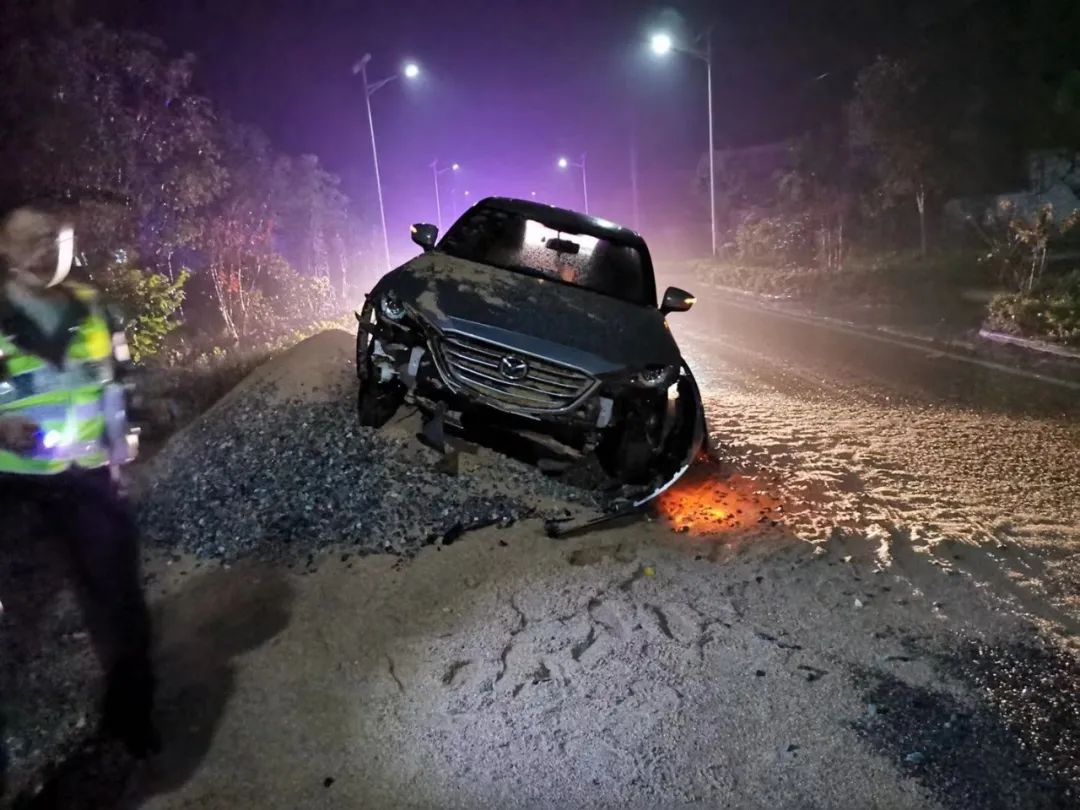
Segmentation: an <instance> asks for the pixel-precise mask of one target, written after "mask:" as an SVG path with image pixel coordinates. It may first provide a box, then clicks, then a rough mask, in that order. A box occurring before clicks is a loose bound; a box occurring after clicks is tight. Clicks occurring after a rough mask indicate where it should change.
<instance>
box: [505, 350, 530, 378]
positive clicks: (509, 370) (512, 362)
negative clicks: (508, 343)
mask: <svg viewBox="0 0 1080 810" xmlns="http://www.w3.org/2000/svg"><path fill="white" fill-rule="evenodd" d="M499 373H500V374H502V375H503V376H504V377H505V378H506V379H508V380H515V381H516V380H524V379H525V378H526V377H527V376H528V375H529V364H528V363H527V362H525V360H524V358H521V357H518V356H517V355H513V354H508V355H506V356H505V357H504V358H503V359H502V360H500V361H499Z"/></svg>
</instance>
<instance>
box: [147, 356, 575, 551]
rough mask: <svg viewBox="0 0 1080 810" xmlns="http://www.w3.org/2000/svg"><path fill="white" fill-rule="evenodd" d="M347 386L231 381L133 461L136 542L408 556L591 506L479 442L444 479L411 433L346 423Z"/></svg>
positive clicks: (350, 396) (342, 379)
mask: <svg viewBox="0 0 1080 810" xmlns="http://www.w3.org/2000/svg"><path fill="white" fill-rule="evenodd" d="M275 362H280V361H275ZM286 363H287V359H286ZM256 373H258V372H256ZM335 374H336V372H335ZM275 376H276V375H275ZM354 385H355V383H352V382H351V381H350V380H348V377H347V375H346V376H341V375H339V374H338V375H337V376H336V377H335V378H334V379H331V380H329V381H327V382H326V384H325V385H324V386H322V388H321V390H320V393H319V395H318V396H311V395H310V394H306V395H305V394H304V393H303V392H301V393H300V394H299V395H297V396H292V397H289V398H283V396H282V393H283V392H282V391H281V386H280V384H276V383H275V382H272V381H270V380H266V375H264V376H263V377H262V380H261V381H260V382H258V383H257V384H255V385H246V386H244V385H242V386H241V388H240V389H238V390H237V391H236V392H234V395H231V396H230V397H229V398H227V400H225V401H224V402H222V403H220V404H219V405H218V406H217V407H215V408H214V409H212V410H211V411H209V412H208V413H207V414H205V415H204V416H203V417H202V418H201V419H199V420H198V421H196V422H194V423H193V424H192V425H191V426H189V427H188V428H187V429H186V430H185V431H183V432H182V433H180V434H177V435H176V436H174V437H173V438H172V440H171V441H170V442H169V443H168V445H167V446H166V447H165V448H164V449H163V450H162V451H161V452H160V453H159V454H158V455H157V456H156V457H155V458H154V459H153V460H152V461H151V462H149V464H148V466H147V468H146V469H145V470H144V471H143V472H144V477H143V483H142V486H141V487H140V488H139V490H140V491H139V492H138V493H137V496H136V506H137V510H138V516H139V521H140V524H141V527H142V529H143V532H144V534H145V539H146V541H147V542H148V543H150V544H154V545H160V546H166V547H168V548H170V549H174V550H177V551H183V552H188V553H192V554H195V555H198V556H200V557H217V558H222V559H235V558H238V557H242V556H249V555H250V556H257V557H261V558H271V559H296V558H298V557H300V556H302V555H308V554H312V553H317V552H319V551H323V550H326V549H329V548H342V549H348V550H352V551H356V552H359V553H369V552H391V553H397V554H411V553H414V552H415V551H416V550H418V549H419V548H420V547H422V546H423V545H425V544H428V543H432V542H440V541H442V542H449V541H450V540H452V539H453V538H454V537H456V536H457V535H459V534H460V533H461V531H463V530H465V531H467V530H468V529H470V528H475V527H478V526H483V525H489V524H503V525H506V524H509V523H511V522H514V521H516V520H519V519H522V518H524V517H532V516H534V517H537V518H552V517H564V516H566V515H567V513H568V511H572V512H574V513H575V514H580V511H581V510H583V509H591V508H592V507H594V506H595V503H594V501H593V499H592V496H591V494H589V493H587V492H585V491H582V490H579V489H575V488H573V487H570V486H568V485H565V484H561V483H559V482H558V481H554V480H551V479H549V478H547V477H545V476H544V475H543V474H542V473H540V472H539V471H538V470H536V469H534V468H532V467H530V466H528V465H526V464H523V463H521V462H518V461H515V460H512V459H509V458H506V457H503V456H500V455H497V454H495V453H491V452H490V451H486V450H482V451H479V452H478V453H477V454H475V455H471V456H469V457H468V460H467V461H465V462H463V463H462V472H461V473H460V474H458V475H456V476H451V475H447V474H446V473H443V472H440V471H438V470H437V469H436V463H437V462H438V460H439V455H438V454H437V453H436V452H435V451H433V450H430V449H428V448H426V447H423V446H422V445H420V444H419V443H418V442H417V441H416V440H415V438H414V435H413V432H411V431H407V430H400V429H399V430H394V429H390V430H387V429H383V430H382V431H375V430H371V429H368V428H362V427H360V426H359V425H358V423H357V420H356V413H355V409H354V402H355V399H354V397H355V392H354V390H352V389H353V386H354ZM462 458H465V457H464V456H463V457H462Z"/></svg>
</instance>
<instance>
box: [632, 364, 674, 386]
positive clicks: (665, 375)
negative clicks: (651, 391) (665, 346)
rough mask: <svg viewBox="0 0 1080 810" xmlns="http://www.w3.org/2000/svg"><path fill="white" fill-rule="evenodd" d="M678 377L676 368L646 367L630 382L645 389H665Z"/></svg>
mask: <svg viewBox="0 0 1080 810" xmlns="http://www.w3.org/2000/svg"><path fill="white" fill-rule="evenodd" d="M678 376H679V367H678V366H646V367H645V368H644V369H643V370H642V371H639V372H637V373H636V374H635V375H634V376H633V377H631V378H630V381H631V382H632V383H633V384H634V385H641V386H644V387H645V388H667V387H668V386H669V385H671V384H672V383H673V382H675V378H676V377H678Z"/></svg>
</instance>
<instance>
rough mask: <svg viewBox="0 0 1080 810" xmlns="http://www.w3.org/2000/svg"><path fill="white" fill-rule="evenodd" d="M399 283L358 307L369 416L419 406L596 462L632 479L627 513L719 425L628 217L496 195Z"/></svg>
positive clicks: (620, 492) (680, 306)
mask: <svg viewBox="0 0 1080 810" xmlns="http://www.w3.org/2000/svg"><path fill="white" fill-rule="evenodd" d="M412 236H413V241H415V242H416V243H417V244H418V245H420V246H421V247H422V248H423V249H424V253H423V254H421V255H420V256H417V257H416V258H414V259H412V260H411V261H409V262H406V263H405V264H404V265H402V266H401V267H398V268H397V269H396V270H393V271H391V272H390V273H388V274H387V275H386V276H384V277H383V278H382V279H381V280H380V281H379V282H378V284H376V286H375V288H374V289H373V290H372V291H371V293H370V294H369V295H368V297H367V300H366V303H365V305H364V307H363V309H362V310H361V311H360V312H359V313H357V321H358V327H359V328H358V332H357V341H356V363H357V365H356V368H357V375H358V377H359V378H360V383H361V384H360V393H359V401H358V412H359V418H360V421H361V422H362V423H363V424H365V425H369V426H376V427H378V426H381V425H382V424H384V423H385V422H386V421H387V420H389V419H390V417H391V416H393V414H394V412H395V411H396V410H397V409H398V407H399V406H401V405H402V404H403V403H405V402H410V403H413V404H415V405H417V406H419V407H420V408H421V409H422V410H423V411H425V413H428V414H434V413H435V412H436V411H438V413H439V415H440V419H441V420H444V421H445V423H446V425H447V426H448V427H450V428H460V429H464V430H466V431H469V432H473V433H480V432H483V433H484V434H485V435H488V436H496V435H498V436H502V437H512V438H513V440H514V441H515V442H516V443H517V445H521V444H525V445H528V446H530V447H531V448H532V449H533V451H534V452H535V454H536V458H537V460H539V461H542V462H545V463H546V468H551V467H552V466H555V467H557V466H559V465H560V464H562V465H563V466H564V467H567V468H575V467H581V466H582V465H586V464H587V463H588V462H589V460H590V459H594V458H595V459H596V460H597V461H598V463H599V466H600V467H601V468H602V469H603V472H604V473H606V475H607V476H609V477H610V479H614V481H616V482H617V483H618V485H619V486H618V488H617V495H616V497H615V498H614V499H613V501H612V504H613V505H612V509H613V511H619V510H623V509H632V508H637V507H639V506H641V505H643V504H644V503H646V502H647V501H648V500H650V499H652V498H653V497H655V496H656V495H658V494H659V493H660V492H662V491H663V490H664V489H665V488H666V487H668V486H670V485H671V484H672V483H674V481H675V480H677V479H678V477H679V476H680V475H682V473H683V472H685V470H686V468H687V467H688V466H689V465H690V463H692V461H693V460H694V459H695V458H696V457H697V455H698V454H699V452H700V451H701V449H702V446H703V443H704V436H705V416H704V412H703V409H702V404H701V396H700V394H699V392H698V388H697V384H696V382H695V381H694V377H693V374H692V373H691V371H690V368H689V367H688V366H687V364H686V363H685V361H684V360H683V358H682V355H681V353H680V352H679V349H678V346H677V345H676V343H675V339H674V338H673V337H672V335H671V331H670V329H669V328H668V324H667V320H666V316H667V315H668V314H669V313H672V312H683V311H686V310H688V309H689V308H690V307H691V305H692V304H693V303H694V298H693V297H692V296H691V295H690V294H689V293H686V292H684V291H683V290H680V289H677V288H674V287H671V288H668V290H667V291H666V292H665V294H664V296H663V299H662V300H661V301H660V304H659V306H658V305H657V300H656V287H655V280H654V275H653V267H652V261H651V259H650V256H649V251H648V248H647V247H646V245H645V242H644V240H643V239H642V238H641V237H640V236H638V235H637V234H636V233H634V232H632V231H629V230H627V229H625V228H622V227H619V226H618V225H615V224H613V223H610V222H607V221H605V220H601V219H597V218H594V217H589V216H585V215H583V214H579V213H575V212H572V211H566V210H562V209H559V208H554V207H552V206H547V205H540V204H537V203H533V202H526V201H522V200H511V199H506V198H488V199H485V200H483V201H481V202H479V203H477V204H476V205H475V206H473V207H472V208H470V209H469V210H468V211H466V212H465V213H464V214H463V215H462V217H461V218H460V219H459V220H458V221H457V222H456V223H455V224H454V225H453V226H452V227H451V228H450V230H449V231H448V232H447V234H446V235H445V236H444V237H443V239H442V240H441V241H439V242H438V244H436V239H437V236H438V229H437V228H435V226H433V225H426V224H421V225H414V226H413V228H412Z"/></svg>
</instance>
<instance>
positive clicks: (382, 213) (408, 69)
mask: <svg viewBox="0 0 1080 810" xmlns="http://www.w3.org/2000/svg"><path fill="white" fill-rule="evenodd" d="M370 61H371V54H370V53H365V54H364V55H363V56H362V57H361V58H360V60H359V61H358V62H357V63H356V64H355V65H353V74H356V73H359V74H360V78H361V79H362V80H363V83H364V104H365V105H366V107H367V120H368V132H369V133H370V134H371V159H372V161H373V162H374V164H375V194H376V195H377V196H378V198H379V221H380V223H381V224H382V237H383V251H384V253H385V255H386V269H387V271H389V270H391V269H392V268H391V265H390V235H389V234H388V233H387V230H386V207H385V206H384V205H383V193H382V178H381V177H380V176H379V150H378V147H377V146H376V145H375V118H374V117H373V116H372V114H371V97H372V96H373V95H375V93H376V91H378V90H380V89H381V88H383V87H385V86H386V85H388V84H389V83H390V82H392V81H393V80H394V79H396V78H397V75H396V74H395V75H393V76H388V77H387V78H385V79H380V80H379V81H377V82H372V83H369V82H368V75H367V65H368V62H370ZM419 73H420V69H419V68H418V67H417V66H416V65H414V64H412V63H409V64H408V65H406V66H405V75H406V76H407V77H408V78H410V79H412V78H415V77H416V76H417V75H418V74H419Z"/></svg>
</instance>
